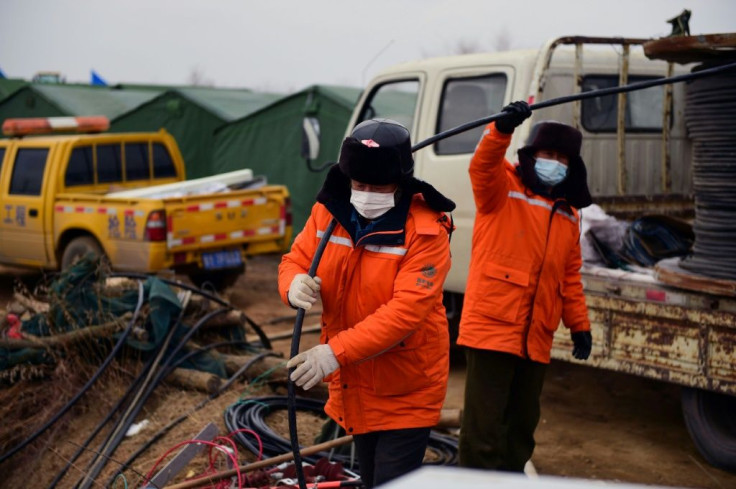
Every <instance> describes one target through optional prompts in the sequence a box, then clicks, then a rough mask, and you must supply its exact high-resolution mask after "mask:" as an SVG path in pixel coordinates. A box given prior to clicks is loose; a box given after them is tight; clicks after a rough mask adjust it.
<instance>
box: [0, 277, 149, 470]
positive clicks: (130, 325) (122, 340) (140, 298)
mask: <svg viewBox="0 0 736 489" xmlns="http://www.w3.org/2000/svg"><path fill="white" fill-rule="evenodd" d="M142 305H143V283H142V282H138V304H136V308H135V311H134V312H133V317H132V318H131V319H130V322H128V326H127V327H126V328H125V330H124V331H123V334H122V335H121V336H120V339H118V342H117V343H116V344H115V346H114V347H113V349H112V351H111V352H110V354H109V355H108V356H107V358H105V360H104V361H103V362H102V365H100V367H99V368H98V369H97V371H96V372H95V373H94V375H92V377H91V378H90V379H89V380H88V381H87V383H86V384H84V386H83V387H82V388H81V389H80V390H79V392H77V393H76V394H75V395H74V397H72V399H71V400H70V401H69V402H67V403H66V405H65V406H64V407H62V408H61V409H60V410H59V411H58V412H57V413H56V414H55V415H54V416H52V417H51V419H50V420H48V421H47V422H46V423H45V424H44V425H43V426H41V427H40V428H39V429H38V430H36V431H35V432H34V433H33V434H32V435H31V436H29V437H28V438H26V439H25V440H23V441H22V442H20V443H19V444H18V445H16V446H15V447H13V448H11V449H10V450H9V451H8V452H7V453H5V454H3V455H2V456H0V464H1V463H3V462H4V461H5V460H7V459H9V458H10V457H12V456H13V455H15V454H16V453H18V452H19V451H20V450H22V449H23V448H25V447H26V446H27V445H28V444H29V443H31V442H32V441H33V440H35V439H36V438H38V437H39V436H40V435H41V434H42V433H43V432H45V431H46V430H47V429H48V428H49V427H50V426H51V425H53V424H54V423H56V422H57V421H58V420H59V419H60V418H61V417H62V416H63V415H64V414H66V413H67V411H69V409H71V408H72V406H74V404H76V403H77V401H79V399H80V398H81V397H82V396H83V395H84V394H85V393H86V392H87V391H88V390H89V389H90V387H92V385H93V384H94V383H95V382H96V381H97V379H98V378H99V377H100V375H102V373H103V372H104V371H105V370H106V369H107V367H108V366H109V365H110V363H111V362H112V361H113V359H114V358H115V355H117V354H118V352H119V351H120V349H121V348H122V347H123V345H124V344H125V340H126V339H127V338H128V335H129V334H130V332H131V331H133V326H134V325H135V321H136V320H137V319H138V314H139V313H140V310H141V306H142Z"/></svg>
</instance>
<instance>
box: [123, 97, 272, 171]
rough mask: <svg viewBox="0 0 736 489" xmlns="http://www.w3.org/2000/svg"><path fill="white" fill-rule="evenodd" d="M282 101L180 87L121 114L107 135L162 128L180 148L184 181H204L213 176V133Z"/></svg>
mask: <svg viewBox="0 0 736 489" xmlns="http://www.w3.org/2000/svg"><path fill="white" fill-rule="evenodd" d="M125 90H127V89H126V88H124V89H123V91H125ZM281 97H282V95H280V94H273V93H263V92H253V91H251V90H245V89H243V90H237V89H217V88H201V87H179V88H174V89H171V90H167V91H165V92H163V93H161V94H159V95H158V96H157V97H155V98H153V99H151V100H149V101H148V102H147V103H145V104H143V105H141V106H139V107H137V108H136V109H135V110H132V111H130V112H127V113H125V114H121V115H120V116H119V117H117V118H115V119H114V120H112V121H111V124H110V131H111V132H133V131H158V130H159V129H160V128H164V129H166V131H168V132H169V133H170V134H171V135H172V136H174V139H176V142H177V144H178V145H179V149H180V150H181V153H182V157H183V158H184V163H185V166H186V172H187V178H188V179H192V178H199V177H205V176H209V175H212V174H214V173H216V172H214V171H213V169H212V165H211V154H212V138H213V133H214V131H215V129H216V128H217V127H219V126H221V125H223V124H225V123H227V122H229V121H232V120H235V119H237V118H239V117H243V116H245V115H248V114H251V113H253V112H255V111H257V110H259V109H261V108H262V107H265V106H267V105H268V104H270V103H271V102H273V101H274V100H277V99H279V98H281Z"/></svg>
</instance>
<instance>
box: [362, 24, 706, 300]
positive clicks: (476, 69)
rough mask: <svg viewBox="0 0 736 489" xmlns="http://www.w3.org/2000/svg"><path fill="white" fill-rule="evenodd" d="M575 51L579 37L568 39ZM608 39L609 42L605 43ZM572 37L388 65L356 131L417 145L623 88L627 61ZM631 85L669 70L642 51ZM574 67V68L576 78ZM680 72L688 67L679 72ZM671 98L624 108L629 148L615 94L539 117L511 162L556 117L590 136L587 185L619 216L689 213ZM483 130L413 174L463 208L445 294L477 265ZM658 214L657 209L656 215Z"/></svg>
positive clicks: (686, 174)
mask: <svg viewBox="0 0 736 489" xmlns="http://www.w3.org/2000/svg"><path fill="white" fill-rule="evenodd" d="M571 39H573V40H574V41H575V45H576V46H581V45H582V44H584V42H583V40H582V39H577V38H571ZM608 41H609V42H611V40H608ZM567 42H572V41H571V40H568V41H565V40H554V41H550V42H549V43H548V44H547V45H546V46H545V47H544V48H542V49H541V50H521V51H509V52H499V53H484V54H468V55H459V56H450V57H443V58H433V59H426V60H421V61H416V62H411V63H405V64H401V65H397V66H395V67H392V68H389V69H387V70H385V71H383V72H382V73H380V74H379V75H377V76H376V77H375V78H374V79H373V80H371V81H370V83H369V84H368V86H367V88H366V90H365V91H364V94H363V96H362V97H361V99H360V100H359V102H358V105H357V107H356V110H355V111H354V113H353V117H352V118H351V120H350V123H349V126H348V127H349V128H352V127H354V126H355V125H356V124H358V123H360V122H361V121H363V120H365V119H370V118H374V117H384V118H389V119H394V120H396V121H398V122H400V123H401V124H403V125H405V126H406V127H407V128H408V129H409V130H410V132H411V135H412V141H414V142H415V143H416V142H420V141H422V140H424V139H426V138H429V137H431V136H433V135H434V134H437V133H439V132H442V131H445V130H447V129H450V128H453V127H456V126H459V125H461V124H463V123H466V122H469V121H474V120H477V119H481V118H483V117H486V116H488V115H491V114H495V113H498V112H500V111H501V109H502V107H503V106H504V105H506V104H508V103H510V102H512V101H514V100H526V101H528V102H529V103H530V104H531V103H534V102H542V101H544V100H549V99H552V98H556V97H560V96H564V95H570V94H573V93H578V92H581V91H586V90H594V89H597V88H603V87H612V86H617V85H619V84H620V82H621V74H620V69H619V68H620V65H621V56H620V54H619V53H618V52H617V51H615V50H614V49H612V48H611V47H609V46H606V47H604V48H601V47H600V45H599V43H595V44H596V45H595V46H593V47H592V48H590V49H589V50H586V51H585V52H584V53H582V48H577V49H570V48H569V47H561V48H558V46H560V45H561V44H565V43H567ZM627 64H628V70H627V78H626V79H625V81H629V82H634V81H641V80H646V79H651V78H658V77H662V76H666V75H667V73H668V70H669V69H670V68H669V66H668V63H666V62H659V61H651V60H649V59H647V58H646V57H645V56H644V55H643V53H641V52H640V51H638V52H634V53H631V55H630V56H629V58H628V60H627ZM576 70H577V71H576ZM678 71H682V69H678ZM673 90H675V91H676V92H678V93H677V95H678V96H676V97H669V98H668V100H669V101H670V102H669V103H670V106H669V107H670V109H669V112H668V114H669V115H665V111H664V100H665V98H666V97H667V96H666V93H665V92H666V89H665V88H663V87H653V88H651V89H646V90H642V91H640V92H634V93H632V94H630V95H629V96H628V97H627V98H626V101H625V103H624V107H625V110H623V111H621V113H622V114H623V122H624V126H625V129H626V133H625V139H624V142H623V144H624V146H623V148H621V147H620V141H619V136H618V134H617V127H618V119H619V115H618V114H619V110H618V109H619V104H618V101H617V98H616V96H609V97H604V98H600V99H592V100H589V101H584V102H582V103H577V104H563V105H559V106H555V107H550V108H546V109H543V110H541V111H538V112H536V111H535V113H534V114H533V115H532V117H531V118H530V119H529V120H527V121H526V122H525V123H524V124H522V125H521V126H520V127H519V128H517V130H516V131H515V132H514V135H513V138H512V142H511V144H510V145H509V149H508V152H507V155H506V156H507V158H508V159H509V161H512V162H513V161H516V150H517V149H518V148H520V147H521V146H523V144H524V141H525V140H526V138H527V136H528V134H529V130H530V128H531V127H532V126H533V125H534V123H535V122H538V121H540V120H547V119H552V120H558V121H561V122H565V123H568V124H571V125H574V126H576V127H577V128H578V129H579V130H580V131H581V132H582V133H583V148H582V157H583V160H584V161H585V162H586V164H587V166H588V182H589V186H590V189H591V192H592V193H593V195H594V197H595V198H596V202H597V203H599V205H601V206H602V207H603V208H604V209H606V210H607V211H609V212H612V213H614V214H616V215H624V214H626V213H627V212H628V211H631V210H636V209H638V208H640V207H637V204H636V201H640V202H650V201H652V200H654V201H655V205H656V206H657V207H658V209H657V210H659V211H661V212H664V213H668V214H680V215H682V214H688V213H690V214H692V205H693V204H692V184H691V180H690V166H689V165H690V158H689V153H690V145H689V142H688V141H687V138H686V135H685V126H684V122H683V117H682V111H683V106H682V102H681V101H682V100H684V92H683V88H682V86H681V85H679V86H675V87H674V88H673ZM665 117H666V120H667V122H666V125H667V126H668V141H669V143H668V144H669V146H668V150H667V155H666V156H667V158H668V160H667V161H666V162H665V161H663V157H664V155H663V147H664V145H663V143H662V128H663V124H665V123H664V122H663V121H664V120H665ZM483 129H484V128H483V126H479V127H476V128H475V129H472V130H469V131H465V132H462V133H460V134H458V135H455V136H452V137H449V138H447V139H443V140H440V141H438V142H436V143H435V144H433V145H431V146H429V147H426V148H423V149H420V150H419V151H417V152H416V153H415V154H414V161H415V168H414V173H415V175H416V176H417V177H418V178H421V179H423V180H427V181H428V182H431V183H432V184H433V185H435V186H436V187H437V188H438V190H440V191H441V192H442V193H444V194H445V195H448V196H450V198H452V199H453V200H454V201H455V203H456V204H457V209H456V210H455V212H454V213H453V218H454V220H455V225H456V226H457V231H456V232H455V233H454V234H453V239H452V245H451V246H452V252H453V253H452V255H453V266H452V269H451V270H450V274H449V276H448V278H447V280H446V282H445V289H446V290H448V291H451V292H457V293H463V292H464V290H465V276H466V271H467V268H468V265H469V259H470V253H469V250H470V244H471V236H472V229H473V220H474V216H475V204H474V202H473V193H472V190H471V187H470V180H469V178H468V167H469V164H470V158H471V156H472V154H473V152H474V150H475V146H476V144H477V143H478V141H479V140H480V136H481V134H482V132H483ZM652 210H654V209H652Z"/></svg>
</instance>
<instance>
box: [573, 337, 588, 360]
mask: <svg viewBox="0 0 736 489" xmlns="http://www.w3.org/2000/svg"><path fill="white" fill-rule="evenodd" d="M570 338H572V342H573V344H574V345H575V346H573V347H572V356H574V357H575V358H577V359H578V360H587V359H588V357H589V356H590V349H591V348H592V347H593V337H592V336H591V335H590V331H578V332H577V333H570Z"/></svg>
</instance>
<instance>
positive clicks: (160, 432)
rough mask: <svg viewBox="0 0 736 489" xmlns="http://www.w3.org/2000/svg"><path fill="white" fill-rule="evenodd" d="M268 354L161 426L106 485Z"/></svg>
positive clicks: (265, 354)
mask: <svg viewBox="0 0 736 489" xmlns="http://www.w3.org/2000/svg"><path fill="white" fill-rule="evenodd" d="M208 346H209V345H208ZM270 356H274V357H276V356H278V355H277V354H276V353H274V352H264V353H261V354H259V355H256V356H255V357H253V358H252V359H251V360H249V361H248V362H247V363H246V364H245V365H243V366H242V367H240V368H239V369H238V370H237V371H236V372H235V373H234V374H233V375H231V376H230V378H229V379H228V380H227V382H225V383H224V384H223V385H222V386H220V387H219V388H218V389H217V392H214V393H212V394H210V395H209V396H208V397H207V398H206V399H203V400H202V401H200V403H199V404H197V405H196V406H194V408H193V409H191V410H190V411H189V412H188V413H186V414H182V415H181V416H179V417H178V418H176V419H175V420H173V421H171V422H170V423H169V424H168V425H166V426H164V427H163V428H161V429H160V430H158V431H157V432H156V433H155V434H154V435H153V436H152V437H151V438H150V439H149V440H148V441H147V442H146V443H144V444H143V445H141V446H140V447H139V448H138V450H136V451H135V452H133V453H132V454H131V455H130V457H128V459H127V460H126V461H125V462H123V463H121V464H120V467H119V468H118V470H117V471H116V472H115V474H114V475H113V476H112V477H111V478H110V479H108V481H107V483H106V486H110V485H111V484H112V483H113V482H114V481H115V478H116V477H117V476H118V474H120V473H122V472H123V471H124V470H126V469H127V468H128V467H130V466H131V464H132V463H133V462H135V460H136V459H137V458H138V457H139V456H140V455H141V454H142V453H143V452H145V451H146V450H148V449H149V448H150V447H151V445H153V444H154V443H156V442H157V441H158V440H160V439H161V438H162V437H163V436H164V435H165V434H166V433H168V432H169V431H171V429H172V428H174V427H175V426H177V425H178V424H179V423H181V422H182V421H184V420H185V419H187V418H188V417H189V416H191V415H192V414H193V413H196V412H197V411H199V410H200V409H202V408H203V407H204V406H206V405H207V403H209V402H210V401H212V400H214V399H217V398H218V397H220V395H222V393H223V392H225V391H226V390H227V389H228V388H230V386H231V385H232V384H233V383H234V382H235V381H236V380H237V379H238V378H240V376H241V375H243V374H244V373H245V372H247V371H248V369H250V368H251V367H252V366H253V365H255V364H256V362H258V361H260V360H261V359H263V358H265V357H270Z"/></svg>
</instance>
